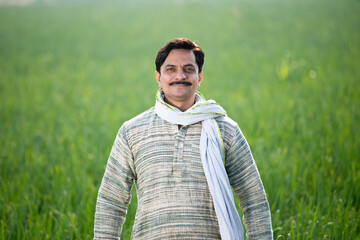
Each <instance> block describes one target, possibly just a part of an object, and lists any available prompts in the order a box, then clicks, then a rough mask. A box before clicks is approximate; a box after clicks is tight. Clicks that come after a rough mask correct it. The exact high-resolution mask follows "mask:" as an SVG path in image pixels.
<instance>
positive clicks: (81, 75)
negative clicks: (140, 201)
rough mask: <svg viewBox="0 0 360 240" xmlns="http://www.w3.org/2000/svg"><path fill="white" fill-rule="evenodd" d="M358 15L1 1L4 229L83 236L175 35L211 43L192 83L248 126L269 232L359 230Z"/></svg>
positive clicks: (182, 2)
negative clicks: (117, 150) (111, 159)
mask: <svg viewBox="0 0 360 240" xmlns="http://www.w3.org/2000/svg"><path fill="white" fill-rule="evenodd" d="M359 13H360V1H357V0H344V1H340V0H338V1H335V0H312V1H310V0H303V1H301V0H225V1H224V0H223V1H220V0H218V1H215V0H210V1H209V0H207V1H206V0H196V1H195V0H172V1H165V0H164V1H160V0H155V1H150V0H148V1H145V0H133V1H130V0H123V1H121V0H118V1H88V2H86V1H75V2H74V1H62V2H60V1H59V2H56V1H39V2H36V3H34V4H32V5H29V6H26V7H19V6H0V239H92V231H93V215H94V211H95V204H96V196H97V191H98V188H99V185H100V182H101V178H102V175H103V173H104V169H105V166H106V162H107V157H108V155H109V152H110V149H111V146H112V143H113V141H114V139H115V135H116V133H117V130H118V128H119V127H120V126H121V124H122V123H123V122H124V121H126V120H127V119H130V118H131V117H133V116H135V115H137V114H139V113H141V112H142V111H144V110H146V109H148V108H149V107H151V106H153V105H154V101H155V92H156V90H157V84H156V81H155V77H154V72H155V65H154V58H155V55H156V52H157V50H158V49H159V48H160V47H161V46H162V45H163V44H164V43H166V42H167V41H168V40H170V39H172V38H175V37H188V38H190V39H192V40H196V41H197V42H198V43H199V44H200V46H202V48H203V49H204V51H205V54H206V57H205V65H204V80H203V83H202V86H201V88H200V89H199V90H200V91H201V92H202V93H203V94H204V95H205V96H206V97H207V98H208V99H211V98H212V99H215V100H217V101H218V102H219V103H220V104H221V105H222V106H223V107H224V108H225V109H226V110H227V112H228V115H229V116H230V117H231V118H233V119H234V120H235V121H237V122H238V123H239V126H240V128H241V129H242V131H243V133H244V134H245V136H246V137H247V140H248V142H249V144H250V146H251V148H252V151H253V155H254V158H255V160H256V162H257V165H258V168H259V171H260V174H261V177H262V180H263V183H264V185H265V189H266V192H267V194H268V199H269V203H270V207H271V211H272V223H273V229H274V239H360V127H359V126H360V14H359ZM133 190H134V189H133ZM134 192H135V191H133V193H134ZM135 208H136V197H135V196H134V197H133V201H132V204H131V206H130V207H129V211H128V216H129V218H128V220H127V222H126V224H125V225H124V228H123V233H122V236H123V239H128V238H129V236H130V233H131V223H132V221H133V220H132V218H131V217H132V216H133V214H134V212H135Z"/></svg>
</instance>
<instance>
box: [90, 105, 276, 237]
mask: <svg viewBox="0 0 360 240" xmlns="http://www.w3.org/2000/svg"><path fill="white" fill-rule="evenodd" d="M216 120H217V122H218V125H219V128H220V131H221V135H222V138H223V142H224V148H225V161H226V162H225V168H226V171H227V173H228V176H229V180H230V184H231V186H232V187H233V189H234V191H235V193H236V195H237V196H238V197H239V198H240V207H241V208H242V210H243V212H244V219H243V221H244V224H245V228H246V231H247V233H246V235H247V237H248V239H272V228H271V217H270V210H269V204H268V201H267V199H266V195H265V191H264V188H263V184H262V182H261V179H260V176H259V173H258V170H257V167H256V165H255V162H254V160H253V157H252V155H251V152H250V148H249V146H248V144H247V142H246V140H245V138H244V136H243V134H242V133H241V131H240V129H239V127H238V125H237V124H236V123H235V122H234V121H232V120H231V119H230V118H229V117H224V116H222V117H218V118H216ZM201 128H202V125H201V122H199V123H196V124H192V125H189V126H183V127H181V128H180V129H179V128H178V125H175V124H172V123H170V122H167V121H165V120H163V119H161V118H160V117H158V116H157V115H156V114H155V112H154V108H150V109H149V110H147V111H146V112H144V113H142V114H140V115H139V116H137V117H135V118H133V119H131V120H129V121H127V122H125V123H124V124H123V125H122V126H121V128H120V130H119V132H118V134H117V136H116V139H115V142H114V145H113V147H112V150H111V153H110V156H109V159H108V163H107V166H106V170H105V174H104V177H103V180H102V183H101V186H100V189H99V194H98V199H97V205H96V213H95V227H94V234H95V236H94V239H119V234H120V231H121V227H122V224H123V223H124V220H125V215H126V208H127V204H128V203H129V201H130V189H131V186H132V183H133V182H134V183H135V186H136V190H137V196H138V208H137V211H136V216H135V223H134V227H133V232H132V239H146V240H151V239H221V237H220V232H219V226H218V222H217V218H216V213H215V210H214V205H213V201H212V197H211V194H210V191H209V188H208V185H207V181H206V177H205V174H204V170H203V168H202V162H201V158H200V150H199V145H200V135H201Z"/></svg>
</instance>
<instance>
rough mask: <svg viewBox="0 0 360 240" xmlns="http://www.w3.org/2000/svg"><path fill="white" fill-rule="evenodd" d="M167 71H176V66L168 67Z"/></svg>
mask: <svg viewBox="0 0 360 240" xmlns="http://www.w3.org/2000/svg"><path fill="white" fill-rule="evenodd" d="M166 71H167V72H174V71H175V68H174V67H168V68H166Z"/></svg>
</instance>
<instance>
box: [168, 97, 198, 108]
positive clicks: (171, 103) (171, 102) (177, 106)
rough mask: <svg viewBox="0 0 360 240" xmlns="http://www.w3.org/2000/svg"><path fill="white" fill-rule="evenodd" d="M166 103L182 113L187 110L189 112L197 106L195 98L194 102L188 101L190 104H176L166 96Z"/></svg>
mask: <svg viewBox="0 0 360 240" xmlns="http://www.w3.org/2000/svg"><path fill="white" fill-rule="evenodd" d="M164 101H165V102H166V103H168V104H170V105H171V106H174V107H176V108H177V109H179V110H180V111H182V112H185V111H186V110H188V109H189V108H190V107H192V106H193V105H194V104H195V97H194V99H193V100H191V101H188V102H174V101H169V99H167V98H166V96H164Z"/></svg>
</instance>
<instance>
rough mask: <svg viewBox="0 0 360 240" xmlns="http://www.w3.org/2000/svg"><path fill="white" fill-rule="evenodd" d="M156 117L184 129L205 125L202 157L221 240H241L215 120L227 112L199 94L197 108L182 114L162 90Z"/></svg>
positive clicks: (202, 135)
mask: <svg viewBox="0 0 360 240" xmlns="http://www.w3.org/2000/svg"><path fill="white" fill-rule="evenodd" d="M155 113H156V114H157V115H158V116H159V117H161V118H162V119H164V120H166V121H168V122H171V123H174V124H179V125H183V126H187V125H191V124H194V123H197V122H202V130H201V137H200V156H201V161H202V165H203V169H204V172H205V176H206V180H207V183H208V185H209V190H210V193H211V196H212V198H213V202H214V208H215V212H216V216H217V218H218V223H219V228H220V234H221V239H223V240H233V239H234V240H242V239H243V228H242V224H241V220H240V217H239V214H238V212H237V210H236V207H235V203H234V197H233V193H232V191H231V187H230V183H229V178H228V176H227V173H226V171H225V166H224V164H225V162H224V161H225V155H224V154H225V153H224V145H223V140H222V137H221V133H220V129H219V126H218V124H217V122H216V121H215V119H214V118H215V117H218V116H221V115H226V112H225V110H224V109H223V108H222V107H221V106H220V105H218V104H217V103H216V102H215V101H214V100H209V101H204V100H203V99H202V97H201V96H200V95H199V94H197V93H196V96H195V104H194V105H193V106H192V107H191V108H189V109H188V110H186V111H185V112H182V111H180V110H179V109H177V108H176V107H174V106H171V105H169V104H167V103H166V102H165V101H164V92H163V91H162V90H161V89H160V90H159V91H158V93H157V95H156V104H155Z"/></svg>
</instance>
